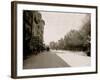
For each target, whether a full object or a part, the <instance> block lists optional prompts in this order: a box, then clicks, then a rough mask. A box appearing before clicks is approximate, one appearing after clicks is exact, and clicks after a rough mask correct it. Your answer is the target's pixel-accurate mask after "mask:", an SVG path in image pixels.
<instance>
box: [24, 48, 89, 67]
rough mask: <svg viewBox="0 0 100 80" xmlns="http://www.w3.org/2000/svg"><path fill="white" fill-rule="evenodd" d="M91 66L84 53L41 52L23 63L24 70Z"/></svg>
mask: <svg viewBox="0 0 100 80" xmlns="http://www.w3.org/2000/svg"><path fill="white" fill-rule="evenodd" d="M75 57H76V59H75ZM84 59H85V60H84ZM89 65H90V57H87V56H86V55H85V54H84V53H83V52H72V51H61V50H50V51H45V52H41V53H40V54H38V55H31V56H29V57H28V58H27V59H25V60H24V61H23V69H34V68H35V69H36V68H59V67H74V66H89Z"/></svg>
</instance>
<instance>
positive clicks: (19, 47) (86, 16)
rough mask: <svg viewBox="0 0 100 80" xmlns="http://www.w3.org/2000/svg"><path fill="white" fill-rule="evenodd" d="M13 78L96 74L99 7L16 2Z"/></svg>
mask: <svg viewBox="0 0 100 80" xmlns="http://www.w3.org/2000/svg"><path fill="white" fill-rule="evenodd" d="M11 16H12V17H11V23H12V24H11V77H12V78H29V77H47V76H63V75H79V74H93V73H94V74H96V73H97V6H88V5H87V6H86V5H68V4H53V3H38V2H24V1H13V2H12V3H11Z"/></svg>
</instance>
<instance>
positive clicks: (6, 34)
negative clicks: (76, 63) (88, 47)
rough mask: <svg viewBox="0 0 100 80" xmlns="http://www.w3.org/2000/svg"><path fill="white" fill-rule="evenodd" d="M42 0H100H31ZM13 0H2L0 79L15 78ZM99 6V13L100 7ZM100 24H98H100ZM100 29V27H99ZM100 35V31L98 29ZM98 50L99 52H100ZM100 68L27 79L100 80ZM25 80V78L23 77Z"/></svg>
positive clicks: (75, 0) (77, 0)
mask: <svg viewBox="0 0 100 80" xmlns="http://www.w3.org/2000/svg"><path fill="white" fill-rule="evenodd" d="M24 1H25V0H24ZM30 1H40V2H51V3H53V2H55V3H64V4H84V5H98V6H99V7H100V1H99V0H30ZM10 7H11V0H0V80H14V79H11V78H10V70H11V69H10V68H11V11H10V10H11V8H10ZM99 7H98V14H99V13H100V8H99ZM98 22H100V16H98ZM99 25H100V24H98V26H99ZM98 30H100V27H98ZM98 34H99V35H100V32H99V31H98ZM98 48H100V36H99V37H98ZM99 52H100V50H99ZM99 52H98V53H99ZM98 58H99V59H98V63H100V62H99V61H100V54H98ZM98 67H100V64H98ZM99 76H100V69H99V73H98V74H88V75H74V76H60V77H45V78H34V79H33V78H29V79H26V80H100V77H99ZM22 80H24V79H22Z"/></svg>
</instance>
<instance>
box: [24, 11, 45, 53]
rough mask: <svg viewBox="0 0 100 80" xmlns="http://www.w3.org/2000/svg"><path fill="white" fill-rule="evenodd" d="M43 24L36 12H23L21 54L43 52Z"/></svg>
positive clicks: (40, 16) (39, 14)
mask: <svg viewBox="0 0 100 80" xmlns="http://www.w3.org/2000/svg"><path fill="white" fill-rule="evenodd" d="M44 25H45V22H44V20H43V19H42V15H41V13H39V12H38V11H28V10H24V11H23V53H24V55H28V54H30V53H35V52H40V51H42V50H43V47H44V44H43V32H44Z"/></svg>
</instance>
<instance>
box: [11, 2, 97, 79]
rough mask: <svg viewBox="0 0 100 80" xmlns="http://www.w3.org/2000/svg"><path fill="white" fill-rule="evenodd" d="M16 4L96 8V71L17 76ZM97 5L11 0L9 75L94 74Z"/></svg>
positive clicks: (13, 76) (15, 76) (14, 76)
mask: <svg viewBox="0 0 100 80" xmlns="http://www.w3.org/2000/svg"><path fill="white" fill-rule="evenodd" d="M17 4H28V5H30V4H34V5H35V4H36V5H46V6H60V7H76V8H78V7H79V8H94V9H96V25H95V26H96V64H95V65H96V71H95V72H80V73H63V74H50V75H33V76H17ZM97 16H98V7H97V6H89V5H73V4H58V3H42V2H26V1H12V2H11V77H12V78H16V79H17V78H32V77H50V76H66V75H81V74H95V73H98V58H97V57H98V53H97V51H98V47H97V46H98V45H97V44H98V32H97V31H98V18H97Z"/></svg>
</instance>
